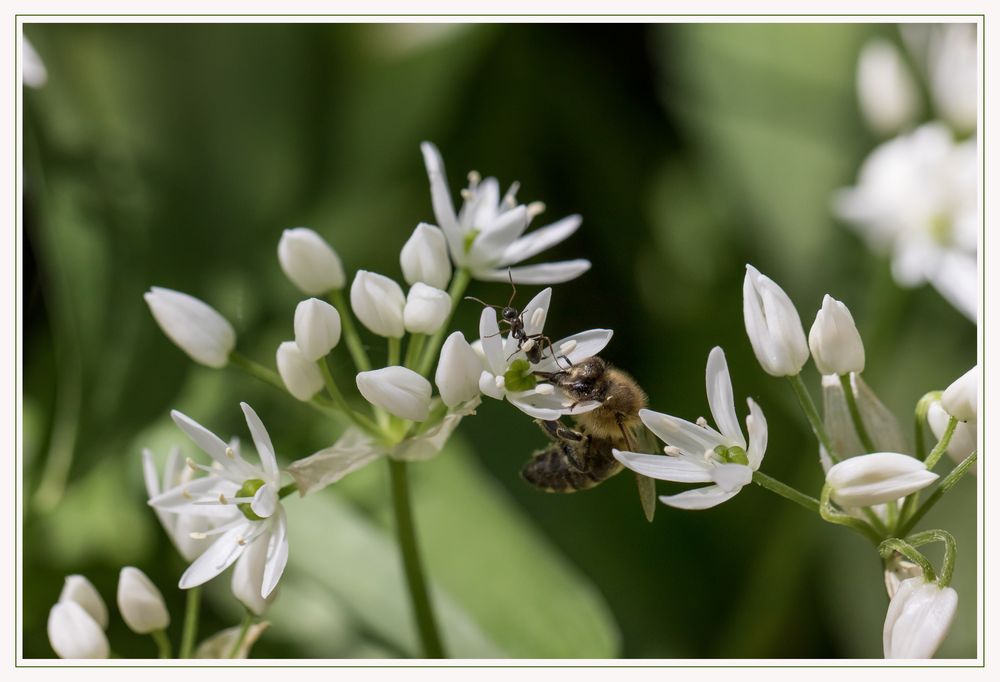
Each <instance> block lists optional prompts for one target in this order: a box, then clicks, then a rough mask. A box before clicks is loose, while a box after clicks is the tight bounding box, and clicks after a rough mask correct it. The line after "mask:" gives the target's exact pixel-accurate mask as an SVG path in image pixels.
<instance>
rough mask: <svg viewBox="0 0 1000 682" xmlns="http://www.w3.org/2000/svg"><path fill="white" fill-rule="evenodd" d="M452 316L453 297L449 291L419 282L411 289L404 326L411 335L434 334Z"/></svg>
mask: <svg viewBox="0 0 1000 682" xmlns="http://www.w3.org/2000/svg"><path fill="white" fill-rule="evenodd" d="M450 314H451V296H449V295H448V292H447V291H442V290H441V289H435V288H434V287H431V286H427V285H426V284H424V283H423V282H417V283H416V284H414V285H413V286H412V287H410V293H409V294H407V296H406V306H405V307H404V308H403V324H404V326H405V327H406V331H408V332H410V333H411V334H433V333H434V332H436V331H437V330H438V329H440V328H441V325H443V324H444V323H445V320H447V319H448V316H449V315H450Z"/></svg>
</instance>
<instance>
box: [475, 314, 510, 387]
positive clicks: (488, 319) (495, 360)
mask: <svg viewBox="0 0 1000 682" xmlns="http://www.w3.org/2000/svg"><path fill="white" fill-rule="evenodd" d="M479 338H480V340H482V342H483V353H485V355H486V366H487V367H488V368H489V369H490V371H491V372H492V373H493V374H501V375H502V374H503V373H504V372H506V371H507V358H506V356H505V355H504V354H503V339H502V338H500V325H498V324H497V311H496V310H494V309H493V308H483V313H482V315H480V316H479Z"/></svg>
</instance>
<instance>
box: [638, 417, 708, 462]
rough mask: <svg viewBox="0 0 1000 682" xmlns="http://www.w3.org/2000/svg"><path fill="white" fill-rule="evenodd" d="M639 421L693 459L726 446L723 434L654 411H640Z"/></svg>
mask: <svg viewBox="0 0 1000 682" xmlns="http://www.w3.org/2000/svg"><path fill="white" fill-rule="evenodd" d="M639 419H641V420H642V423H643V424H645V425H646V428H648V429H649V430H650V431H652V432H653V433H655V434H656V436H657V437H658V438H659V439H660V440H662V441H663V442H664V443H666V444H667V445H673V446H674V447H675V448H678V449H679V450H680V451H681V452H683V453H684V454H686V455H690V456H691V457H703V456H704V455H705V452H706V451H707V450H714V449H715V448H716V447H717V446H719V445H725V439H724V438H723V437H722V434H720V433H718V432H717V431H716V430H715V429H713V428H711V427H707V426H698V425H697V424H692V423H691V422H689V421H686V420H684V419H680V418H678V417H672V416H670V415H669V414H661V413H660V412H654V411H653V410H639Z"/></svg>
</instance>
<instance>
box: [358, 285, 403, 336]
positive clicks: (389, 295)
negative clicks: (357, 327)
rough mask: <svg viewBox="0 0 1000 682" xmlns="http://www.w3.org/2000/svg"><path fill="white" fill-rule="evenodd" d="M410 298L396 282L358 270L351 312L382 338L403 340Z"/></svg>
mask: <svg viewBox="0 0 1000 682" xmlns="http://www.w3.org/2000/svg"><path fill="white" fill-rule="evenodd" d="M405 306H406V297H405V296H404V295H403V290H402V289H401V288H400V286H399V285H398V284H396V282H394V281H393V280H391V279H389V278H388V277H386V276H384V275H379V274H378V273H375V272H368V271H367V270H358V274H357V275H355V276H354V282H353V283H352V284H351V309H352V310H354V314H355V315H356V316H357V318H358V319H359V320H360V321H361V324H363V325H364V326H365V327H367V328H368V330H369V331H371V332H372V333H374V334H378V335H379V336H385V337H390V338H394V339H400V338H402V337H403V334H404V333H405V331H406V330H405V328H404V326H403V308H404V307H405Z"/></svg>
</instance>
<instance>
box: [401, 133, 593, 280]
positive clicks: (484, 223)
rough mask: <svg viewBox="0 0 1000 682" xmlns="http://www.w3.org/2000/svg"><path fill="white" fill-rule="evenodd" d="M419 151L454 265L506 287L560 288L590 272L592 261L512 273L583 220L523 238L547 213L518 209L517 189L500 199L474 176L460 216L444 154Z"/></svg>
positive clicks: (536, 207) (494, 185) (426, 148)
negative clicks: (510, 281) (534, 220)
mask: <svg viewBox="0 0 1000 682" xmlns="http://www.w3.org/2000/svg"><path fill="white" fill-rule="evenodd" d="M420 150H421V151H422V152H423V155H424V165H425V166H426V167H427V176H428V178H429V179H430V183H431V202H432V204H433V206H434V215H435V217H436V219H437V222H438V225H439V226H440V227H441V229H442V230H443V231H444V236H445V238H446V239H447V241H448V248H449V249H450V251H451V257H452V260H454V261H455V264H456V265H458V266H461V267H465V268H468V269H469V271H470V272H471V273H472V276H473V277H474V278H476V279H479V280H483V281H487V282H506V281H508V277H509V278H511V279H513V281H514V282H516V283H518V284H521V283H524V284H556V283H559V282H566V281H568V280H571V279H574V278H576V277H579V276H580V275H582V274H583V273H584V272H586V271H587V270H588V269H589V268H590V261H588V260H583V259H577V260H569V261H560V262H557V263H542V264H539V265H526V266H521V267H516V268H512V267H509V266H511V265H514V264H515V263H520V262H521V261H524V260H527V259H529V258H531V257H532V256H535V255H537V254H539V253H541V252H542V251H544V250H546V249H548V248H550V247H553V246H555V245H556V244H558V243H560V242H561V241H563V240H564V239H566V238H567V237H569V236H570V235H571V234H573V233H574V232H576V230H577V228H578V227H580V222H581V220H582V219H581V218H580V216H578V215H572V216H569V217H566V218H563V219H562V220H559V221H556V222H555V223H552V224H551V225H548V226H546V227H543V228H540V229H538V230H535V231H534V232H531V233H530V234H528V235H526V236H522V235H523V234H524V231H525V230H526V229H528V224H529V223H530V222H531V219H532V218H533V217H534V216H536V215H538V214H539V213H541V211H542V210H543V208H544V207H543V206H542V205H541V204H538V203H535V204H531V205H528V206H525V205H523V204H518V203H517V200H516V199H515V198H514V197H515V195H516V193H517V189H518V185H517V183H514V185H512V186H511V188H510V189H509V190H508V191H507V193H506V194H505V195H504V196H503V197H502V198H501V196H500V185H499V183H498V182H497V180H496V178H486V179H485V180H482V179H481V178H480V176H479V174H478V173H475V172H472V173H469V186H468V188H467V189H465V190H462V198H463V203H462V208H461V209H460V210H459V212H458V214H456V213H455V206H454V204H453V203H452V200H451V191H450V190H449V188H448V179H447V178H446V177H445V172H444V161H443V160H442V159H441V153H440V152H439V151H438V149H437V147H435V146H434V145H433V144H431V143H430V142H424V143H422V144H421V145H420ZM508 273H509V274H508Z"/></svg>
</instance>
